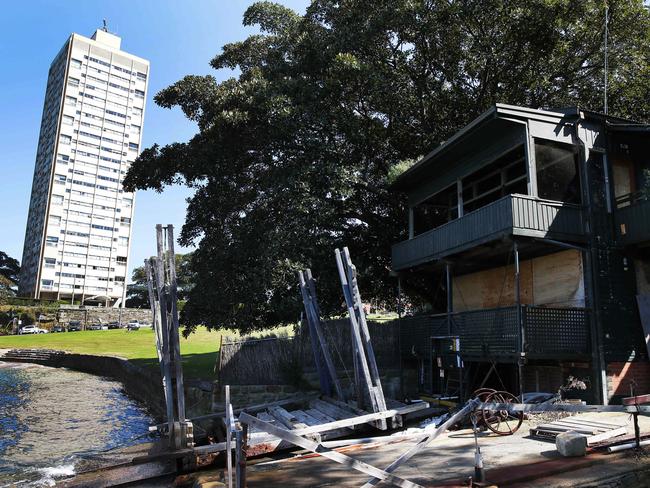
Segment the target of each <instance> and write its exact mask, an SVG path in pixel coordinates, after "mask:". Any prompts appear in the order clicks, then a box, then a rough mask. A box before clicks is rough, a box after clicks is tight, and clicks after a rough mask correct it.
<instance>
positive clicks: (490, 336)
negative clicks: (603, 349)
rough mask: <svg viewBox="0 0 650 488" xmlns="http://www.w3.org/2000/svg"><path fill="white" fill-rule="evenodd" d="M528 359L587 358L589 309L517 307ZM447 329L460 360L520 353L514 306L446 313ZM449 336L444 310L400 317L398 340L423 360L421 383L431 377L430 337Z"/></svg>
mask: <svg viewBox="0 0 650 488" xmlns="http://www.w3.org/2000/svg"><path fill="white" fill-rule="evenodd" d="M521 320H522V323H523V330H524V336H525V345H524V351H525V352H526V355H527V356H528V357H529V358H538V359H551V360H563V359H575V360H579V359H583V360H584V359H589V355H590V352H591V345H590V344H591V342H590V341H591V339H590V338H591V335H590V331H589V311H588V310H587V309H584V308H549V307H538V306H531V305H522V306H521ZM451 334H452V335H457V336H459V338H460V353H461V356H462V357H463V359H464V360H465V361H472V360H474V361H489V360H495V361H500V362H515V361H516V360H517V357H518V356H519V353H520V352H521V326H520V325H519V322H518V314H517V307H516V306H511V307H500V308H491V309H484V310H472V311H467V312H457V313H454V314H451ZM446 335H449V322H448V319H447V315H446V314H441V315H419V316H413V317H407V318H403V319H402V323H401V329H400V343H401V346H402V356H403V357H404V358H409V357H410V358H418V359H420V360H422V361H423V374H424V376H425V378H424V384H425V385H428V384H429V381H430V379H431V365H432V364H433V363H432V361H433V357H432V345H431V338H432V337H436V336H446Z"/></svg>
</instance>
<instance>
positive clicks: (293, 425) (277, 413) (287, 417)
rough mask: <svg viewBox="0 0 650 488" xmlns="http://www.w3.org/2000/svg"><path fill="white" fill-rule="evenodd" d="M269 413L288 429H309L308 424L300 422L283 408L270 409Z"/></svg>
mask: <svg viewBox="0 0 650 488" xmlns="http://www.w3.org/2000/svg"><path fill="white" fill-rule="evenodd" d="M269 413H270V414H271V415H272V416H273V417H275V418H277V419H278V420H279V421H280V422H281V423H282V424H284V425H286V426H287V428H288V429H304V428H305V427H308V426H307V424H304V423H302V422H300V421H299V420H298V419H297V418H296V417H295V416H294V415H292V414H291V413H289V412H288V411H286V410H285V409H284V408H282V407H270V408H269Z"/></svg>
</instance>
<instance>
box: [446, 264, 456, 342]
mask: <svg viewBox="0 0 650 488" xmlns="http://www.w3.org/2000/svg"><path fill="white" fill-rule="evenodd" d="M445 273H446V276H447V285H446V288H447V334H448V335H452V330H453V327H452V318H451V315H452V313H453V312H454V296H453V290H452V276H451V264H450V263H448V262H447V263H445Z"/></svg>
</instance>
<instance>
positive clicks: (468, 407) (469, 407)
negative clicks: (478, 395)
mask: <svg viewBox="0 0 650 488" xmlns="http://www.w3.org/2000/svg"><path fill="white" fill-rule="evenodd" d="M478 405H480V402H479V400H477V399H473V400H470V401H469V402H467V403H466V404H465V406H464V407H463V408H462V409H460V410H459V411H458V412H456V413H455V414H454V415H452V416H451V417H450V418H449V419H448V420H447V421H445V422H444V423H443V424H442V425H440V426H439V427H438V428H437V429H436V430H434V431H433V432H432V433H431V434H425V435H423V436H421V437H420V438H419V439H418V442H417V444H416V445H415V446H413V447H411V448H410V449H409V450H408V451H406V452H405V453H404V454H402V455H401V456H400V457H398V458H397V459H396V460H395V461H393V462H392V463H391V464H390V465H389V466H388V467H387V468H386V470H385V471H386V472H387V473H392V472H393V471H395V470H396V469H397V468H399V467H400V466H401V465H402V464H404V463H405V462H406V461H408V460H409V459H411V458H412V457H413V456H415V455H416V454H417V453H419V452H420V451H421V450H422V449H424V448H426V447H427V446H428V445H429V443H431V442H432V441H433V440H434V439H436V438H437V437H438V436H439V435H440V434H442V433H443V432H445V431H446V430H447V429H448V428H449V427H451V426H452V425H454V424H455V423H456V422H459V421H460V420H462V419H463V418H465V417H466V416H467V415H469V414H470V413H471V412H472V411H473V410H474V409H475V408H477V406H478ZM379 482H380V479H379V478H378V477H376V476H375V477H374V478H371V479H369V480H368V481H367V482H366V484H365V485H363V488H370V487H371V486H375V485H377V483H379Z"/></svg>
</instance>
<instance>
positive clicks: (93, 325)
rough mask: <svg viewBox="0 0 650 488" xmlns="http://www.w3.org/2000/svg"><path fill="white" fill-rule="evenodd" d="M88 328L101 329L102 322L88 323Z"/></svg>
mask: <svg viewBox="0 0 650 488" xmlns="http://www.w3.org/2000/svg"><path fill="white" fill-rule="evenodd" d="M87 329H88V330H102V324H90V325H89V326H88V327H87Z"/></svg>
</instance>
